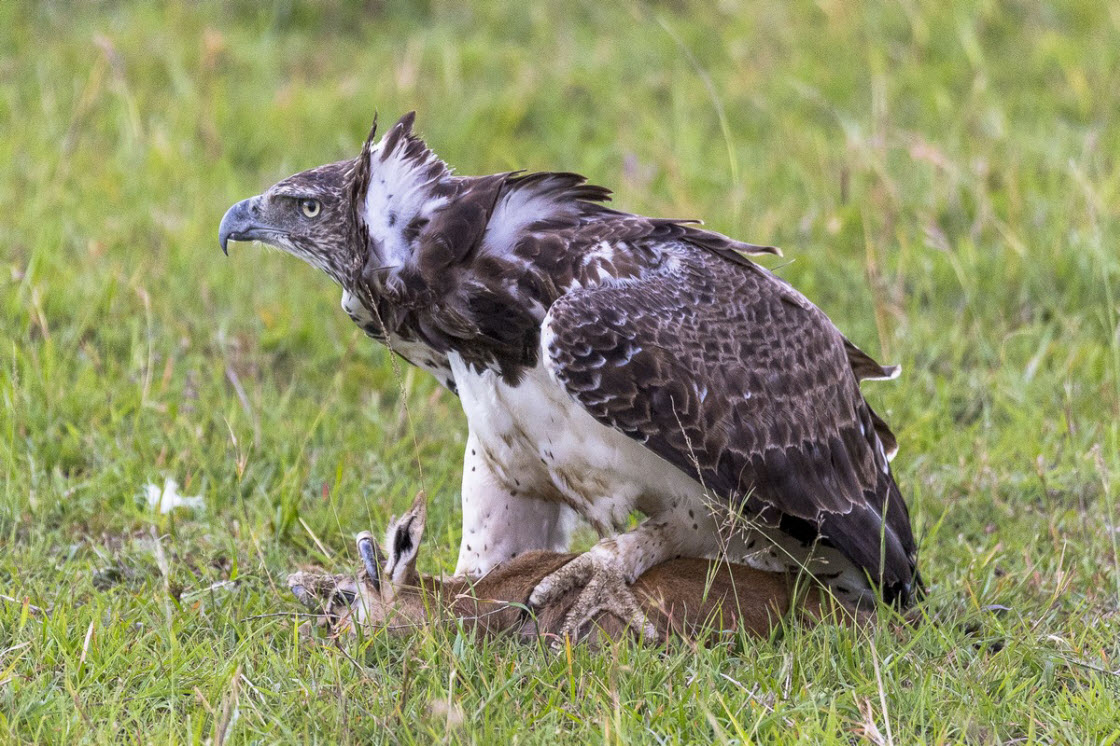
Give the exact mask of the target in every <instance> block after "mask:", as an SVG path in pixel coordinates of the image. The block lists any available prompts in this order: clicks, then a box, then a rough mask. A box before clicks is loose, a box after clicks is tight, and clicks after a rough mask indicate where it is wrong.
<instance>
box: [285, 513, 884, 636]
mask: <svg viewBox="0 0 1120 746" xmlns="http://www.w3.org/2000/svg"><path fill="white" fill-rule="evenodd" d="M426 512H427V511H426V505H425V502H424V498H423V496H422V495H420V496H418V497H417V499H416V501H415V502H414V503H413V505H412V508H411V509H410V510H409V511H408V512H407V513H405V514H404V515H403V516H401V517H400V518H399V519H394V520H393V521H392V522H391V523H390V525H389V529H388V531H387V532H386V536H385V546H386V548H387V549H388V557H384V556H383V555H382V552H381V550H380V549H379V548H378V546H377V544H376V543H375V542H374V540H373V538H372V537H371V535H370V533H369V532H368V531H366V532H363V533H362V534H360V535H359V536H358V539H357V543H358V555H359V556H360V557H361V560H362V567H361V569H359V570H358V572H357V573H354V574H349V575H331V574H324V573H315V572H297V573H293V574H292V575H289V576H288V587H289V588H290V589H291V591H292V592H293V593H294V594H295V595H296V597H297V598H298V599H299V600H300V601H301V602H302V603H303V604H304V605H305V606H308V607H310V608H311V609H313V610H314V611H315V612H316V613H317V614H318V615H319V620H320V622H321V623H323V624H326V625H328V626H329V627H330V629H331V631H332V632H333V633H336V634H338V633H344V632H345V631H347V630H353V629H354V627H356V626H362V627H363V628H365V629H368V630H377V629H384V630H387V631H389V632H390V633H394V634H404V633H407V632H409V631H413V630H415V629H416V628H417V627H420V626H423V625H425V624H430V623H434V622H437V621H446V622H454V621H459V622H460V623H462V624H463V625H464V626H466V627H468V628H471V629H473V630H476V631H478V632H480V633H482V634H485V635H497V634H503V635H506V634H508V635H516V636H517V637H518V638H520V639H522V640H530V639H533V640H535V639H537V638H538V637H540V636H544V637H546V638H551V639H552V640H553V641H557V635H558V632H559V630H560V628H561V626H562V625H563V622H564V619H565V618H566V616H567V614H568V612H569V611H570V610H571V609H572V606H573V604H575V603H576V602H577V599H578V597H579V592H578V589H575V590H573V591H572V592H570V593H568V594H566V595H564V596H561V597H560V598H558V599H556V600H555V601H554V602H552V603H550V604H548V605H546V606H545V607H543V608H540V609H534V610H532V613H530V609H529V606H528V599H529V596H530V594H531V593H532V592H533V589H534V588H536V586H537V584H538V583H539V582H540V581H541V579H542V578H544V577H545V576H547V575H548V574H549V573H551V572H554V571H555V570H556V569H558V568H560V567H562V566H563V565H564V563H566V562H568V561H569V560H571V559H572V558H573V557H575V556H576V555H575V554H561V553H557V552H529V553H526V554H523V555H520V556H518V557H515V558H513V559H511V560H508V561H506V562H504V563H502V564H501V565H499V566H497V567H496V568H494V569H493V570H492V571H491V572H490V573H488V574H487V575H485V576H483V577H482V578H479V579H477V580H470V579H467V578H459V577H453V578H442V577H433V576H429V575H420V574H419V573H418V572H417V571H416V557H417V554H418V550H419V546H420V540H421V537H422V535H423V533H424V520H425V517H426ZM795 586H796V580H795V579H794V578H792V577H791V576H789V575H787V574H785V573H772V572H763V571H761V570H755V569H753V568H749V567H745V566H743V565H733V564H729V563H727V562H716V561H709V560H699V559H677V560H670V561H668V562H665V563H662V564H660V565H657V566H655V567H653V568H651V569H650V570H648V571H647V572H646V573H645V574H644V575H642V576H641V577H640V578H638V580H637V581H636V582H635V583H634V585H633V590H634V593H635V596H636V598H637V599H638V601H639V603H640V604H641V607H642V608H641V611H642V612H644V613H645V615H646V618H648V619H649V620H650V621H651V622H652V624H653V625H654V627H656V631H657V634H658V637H659V641H665V640H667V639H669V638H670V637H671V636H678V637H682V638H685V639H689V640H695V639H698V638H702V637H704V635H709V636H710V639H718V637H719V635H718V633H728V632H734V631H736V630H739V629H743V630H745V631H747V632H748V633H750V634H752V635H755V636H758V637H767V636H769V635H770V634H771V633H772V632H773V631H774V630H775V629H776V628H777V627H778V626H779V625H781V624H782V621H783V620H784V619H785V618H786V617H787V616H789V615H790V611H791V607H796V608H795V609H794V612H795V613H794V614H793V616H794V617H795V618H796V620H797V621H798V622H799V623H803V624H812V623H815V622H817V621H819V620H821V619H822V618H825V617H826V616H827V615H829V614H830V613H835V618H837V619H844V620H852V619H855V618H857V614H858V615H859V616H866V612H855V611H852V610H850V609H848V608H847V607H842V606H840V605H839V602H838V601H836V600H835V599H833V598H831V597H829V596H827V591H825V590H824V589H823V588H820V587H806V588H801V589H797V588H795ZM587 611H588V612H589V615H588V616H589V618H590V619H592V620H593V621H592V622H591V623H589V624H587V625H585V626H583V627H581V628H580V629H579V633H578V638H579V639H578V640H573V642H578V641H587V642H590V643H592V644H594V643H596V642H600V641H602V640H603V639H611V640H617V639H620V638H621V637H623V636H625V635H628V634H630V632H629V631H628V630H630V629H632V627H630V626H628V624H627V622H628V620H625V619H622V618H620V617H618V616H617V615H616V614H614V613H612V612H608V611H604V610H601V609H589V610H587Z"/></svg>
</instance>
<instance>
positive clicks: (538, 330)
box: [221, 115, 918, 603]
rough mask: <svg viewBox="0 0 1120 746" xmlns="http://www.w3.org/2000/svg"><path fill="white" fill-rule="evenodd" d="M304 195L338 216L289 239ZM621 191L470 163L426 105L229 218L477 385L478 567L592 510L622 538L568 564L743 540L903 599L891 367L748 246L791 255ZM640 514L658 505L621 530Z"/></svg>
mask: <svg viewBox="0 0 1120 746" xmlns="http://www.w3.org/2000/svg"><path fill="white" fill-rule="evenodd" d="M309 175H313V176H309ZM324 175H328V176H329V178H326V179H325V177H324ZM324 181H329V182H330V184H329V188H326V187H325V186H324ZM301 188H304V189H305V190H306V193H307V194H308V195H312V196H310V197H307V198H311V199H329V200H332V201H331V202H330V204H326V203H324V204H323V208H322V212H323V214H329V215H330V216H331V222H330V223H329V224H324V223H322V222H320V221H318V220H316V219H309V220H308V221H304V222H306V223H307V225H306V226H304V227H300V226H296V230H295V232H296V234H297V235H295V237H290V236H280V235H278V233H277V231H276V225H277V224H278V220H279V222H283V220H286V219H287V218H286V217H284V216H288V215H290V213H291V210H290V206H286V205H285V202H286V200H290V199H292V198H293V195H295V198H297V199H298V198H299V196H300V194H301V193H300V189H301ZM608 198H609V192H608V191H607V190H605V189H602V188H601V187H596V186H591V185H588V184H586V182H585V180H584V179H583V177H580V176H578V175H575V174H569V173H537V174H520V173H507V174H496V175H492V176H482V177H456V176H453V175H452V174H451V172H450V170H449V169H448V168H447V167H446V166H445V165H444V164H443V162H442V161H441V160H440V159H439V158H438V157H436V156H435V155H434V154H433V153H432V152H431V151H430V150H429V149H428V148H427V146H426V145H424V143H423V142H422V141H421V140H420V139H419V138H417V137H416V136H415V135H413V134H412V115H408V116H406V117H405V118H403V119H402V120H401V121H400V122H398V123H397V124H396V125H395V126H394V127H393V128H392V129H391V130H390V131H389V133H388V134H387V135H386V136H385V138H384V139H383V140H381V141H380V142H379V143H376V144H375V142H374V139H373V134H372V133H371V136H370V138H369V139H368V140H367V142H366V144H365V146H364V148H363V150H362V153H361V154H360V155H359V156H358V158H356V159H355V160H353V161H346V162H342V163H340V164H334V165H332V166H327V167H320V169H316V170H313V171H311V172H306V173H305V174H303V175H299V174H297V175H296V176H294V177H291V178H289V179H286V180H285V181H283V182H280V184H278V185H277V186H276V187H273V189H272V190H269V192H266V193H265V194H263V195H261V196H259V197H255V198H252V199H251V200H246V201H245V202H243V203H239V204H238V205H235V206H234V207H233V208H231V210H230V212H229V213H227V216H226V218H225V219H224V220H223V224H222V229H221V235H222V240H223V246H224V243H225V240H226V239H228V238H235V239H237V238H241V239H247V238H260V239H261V240H266V241H268V242H271V243H274V244H276V245H278V246H280V247H281V248H285V249H286V250H288V251H291V252H292V253H294V254H296V255H299V256H302V257H303V258H304V259H306V260H308V261H309V262H311V263H313V264H315V265H316V266H320V267H321V268H323V269H324V270H325V271H326V272H327V273H328V274H329V275H331V276H332V277H333V278H334V279H335V280H336V281H337V282H339V283H340V284H341V285H342V286H343V289H344V296H343V304H344V307H345V308H346V310H347V312H348V313H350V315H351V317H352V318H354V320H355V321H356V322H358V323H359V324H360V325H362V327H363V328H364V329H365V330H366V331H367V333H369V334H370V335H371V336H373V337H375V338H376V339H379V340H381V341H384V342H387V343H388V344H389V345H390V347H391V348H392V349H393V350H394V351H395V352H397V353H398V354H401V355H402V356H404V357H406V358H407V359H408V360H410V361H411V362H414V363H416V364H417V365H420V366H421V367H423V368H425V369H427V370H430V371H431V372H433V373H434V374H435V375H436V376H437V377H438V378H439V379H440V380H441V381H442V382H443V383H444V384H445V385H446V386H448V388H450V389H451V390H453V391H455V392H457V393H458V394H459V395H460V398H461V399H462V402H463V407H464V411H465V413H466V415H467V421H468V425H469V428H470V434H469V437H468V448H467V453H466V456H465V463H464V485H463V507H464V537H463V546H462V547H461V550H460V560H459V567H458V570H459V571H461V572H464V573H468V574H480V573H483V572H486V571H487V570H488V569H489V568H491V567H493V566H494V565H495V564H497V563H498V562H501V561H502V560H503V559H505V558H508V557H509V556H513V555H515V554H517V553H520V552H523V551H527V550H531V549H550V550H557V551H560V550H563V549H566V548H567V547H566V544H567V541H568V538H569V536H570V533H571V529H572V527H573V525H574V522H575V519H576V518H577V517H578V518H583V519H585V520H586V521H588V522H589V523H590V524H591V525H592V526H594V527H595V528H596V529H597V530H598V531H599V532H600V534H601V535H602V536H603V540H602V541H601V542H600V544H599V545H597V546H596V547H595V549H593V550H592V551H591V552H590V553H588V555H587V560H586V561H585V562H583V563H582V564H581V563H579V562H576V563H573V565H579V567H578V568H577V569H573V570H572V571H571V572H570V573H569V575H570V576H571V578H577V576H578V578H577V579H578V580H579V581H580V582H588V583H589V587H590V586H591V585H594V582H595V581H594V578H595V577H599V576H603V577H606V576H607V575H610V576H611V577H615V576H618V577H621V578H623V579H624V580H632V579H633V578H634V577H636V576H637V575H638V574H640V573H641V572H642V571H644V570H645V569H646V568H648V567H649V566H651V565H652V564H656V563H657V562H659V561H662V560H664V559H666V558H668V557H672V556H676V555H679V554H691V555H694V556H700V555H714V554H721V553H724V554H729V555H731V556H734V558H735V559H737V560H740V561H746V562H748V563H752V564H758V565H760V566H766V567H767V568H768V569H769V567H770V566H772V565H774V564H778V565H782V564H783V563H784V564H789V565H794V566H795V565H799V564H803V563H808V566H809V567H810V569H812V570H813V571H815V572H817V573H818V574H819V575H821V576H822V577H825V578H830V577H831V578H839V580H837V585H838V586H840V589H841V591H842V592H848V593H851V594H853V595H854V596H855V597H857V598H858V597H860V596H865V595H866V592H867V590H868V589H869V588H870V586H869V585H868V583H867V578H868V577H869V578H870V579H871V581H872V583H873V584H875V585H878V586H879V587H880V589H881V592H882V594H883V596H884V597H886V598H887V599H888V600H896V601H899V602H901V603H906V602H908V601H909V599H910V598H911V596H912V594H913V592H914V590H915V589H916V588H917V586H918V583H917V582H916V545H915V542H914V538H913V534H912V532H911V528H910V520H909V515H908V512H907V508H906V504H905V502H904V501H903V499H902V497H901V495H900V493H899V491H898V488H897V486H896V484H895V481H894V479H893V476H892V475H891V471H890V465H889V462H888V457H889V456H891V455H893V452H894V450H895V448H896V445H895V440H894V437H893V435H891V433H890V430H889V429H888V428H887V426H886V424H885V423H884V422H883V420H882V419H880V418H879V417H878V416H877V415H876V414H875V413H874V412H873V411H872V410H871V408H870V407H869V406H868V405H867V403H866V401H865V400H864V399H863V397H862V395H861V393H860V390H859V381H860V380H861V379H864V378H885V377H892V376H893V374H894V373H895V372H896V371H895V370H894V369H890V368H884V367H882V366H880V365H878V364H877V363H876V362H875V361H874V360H872V359H871V358H870V357H869V356H867V355H866V354H864V353H863V352H861V351H860V350H859V349H858V348H856V347H855V346H854V345H853V344H851V343H850V342H849V341H848V340H846V339H845V338H844V337H843V335H842V334H841V333H840V332H839V331H838V330H837V329H836V327H835V326H834V325H833V324H832V322H831V321H830V320H829V319H828V318H827V317H826V316H825V315H824V313H823V312H821V311H820V310H819V309H818V308H816V306H814V305H813V304H812V303H810V302H809V301H808V300H806V299H805V298H804V297H803V296H802V295H801V294H800V293H798V292H797V291H796V290H794V289H793V288H792V287H790V285H789V284H788V283H786V282H785V281H783V280H781V279H779V278H777V277H776V276H774V275H773V274H771V273H770V272H768V271H767V270H765V269H763V268H761V267H760V266H758V265H756V264H754V263H753V262H751V261H750V260H749V259H747V258H746V257H745V256H744V254H746V253H757V252H767V251H771V252H772V251H773V249H769V248H767V247H759V246H754V245H750V244H744V243H740V242H737V241H734V240H732V239H729V238H726V237H724V236H721V235H719V234H716V233H713V232H709V231H705V230H702V229H701V228H699V227H697V226H696V225H693V224H690V223H689V222H684V221H675V220H661V219H652V218H646V217H641V216H636V215H630V214H627V213H623V212H619V211H616V210H613V209H611V208H608V207H606V206H605V205H604V202H605V201H606V200H607V199H608ZM262 215H266V216H270V217H268V218H267V219H266V218H262V217H260V216H262ZM275 215H279V216H281V218H282V219H283V220H280V219H278V218H273V217H271V216H275ZM247 216H256V217H247ZM285 225H286V224H285ZM300 231H305V232H307V233H314V234H315V236H316V238H315V241H316V242H317V243H316V246H315V247H314V248H313V249H307V248H306V242H305V240H304V238H302V234H300ZM633 510H639V511H641V512H643V513H645V514H646V515H647V516H649V518H648V519H647V521H645V522H644V523H643V524H641V525H640V526H639V527H638V528H636V529H634V530H631V531H628V532H624V533H617V532H619V531H621V530H622V529H623V528H624V526H625V524H626V521H627V519H628V516H629V514H630V512H631V511H633ZM736 515H737V516H741V517H743V518H744V519H745V520H744V521H743V522H742V523H743V525H744V527H742V528H740V529H736V530H734V531H733V532H732V534H733V535H732V536H731V537H730V538H729V537H728V536H724V535H721V531H722V529H721V527H722V526H724V525H725V523H726V519H727V518H728V517H729V516H736ZM759 557H761V559H759V560H758V561H757V562H755V561H754V559H755V558H759ZM612 573H613V574H612ZM571 578H568V580H571ZM565 582H568V581H565ZM542 585H547V582H546V583H545V584H542ZM852 586H858V587H852ZM599 587H600V588H602V587H603V585H602V584H600V586H599ZM545 590H547V589H545ZM542 592H543V591H542Z"/></svg>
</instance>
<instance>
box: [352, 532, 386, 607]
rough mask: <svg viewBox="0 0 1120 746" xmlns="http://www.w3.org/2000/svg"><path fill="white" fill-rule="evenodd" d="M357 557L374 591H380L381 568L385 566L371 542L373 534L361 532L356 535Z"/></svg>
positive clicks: (375, 545)
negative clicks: (359, 558) (360, 560)
mask: <svg viewBox="0 0 1120 746" xmlns="http://www.w3.org/2000/svg"><path fill="white" fill-rule="evenodd" d="M358 556H359V557H361V558H362V567H364V568H365V570H366V579H367V580H369V582H370V584H371V585H372V586H373V589H374V590H375V591H378V592H380V591H381V568H382V567H384V566H385V558H384V557H383V556H382V554H381V550H380V549H379V548H378V547H377V542H376V541H374V540H373V534H371V533H370V532H369V531H363V532H362V533H360V534H358Z"/></svg>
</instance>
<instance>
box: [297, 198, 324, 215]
mask: <svg viewBox="0 0 1120 746" xmlns="http://www.w3.org/2000/svg"><path fill="white" fill-rule="evenodd" d="M322 209H323V206H322V205H321V204H319V200H317V199H301V200H300V201H299V210H300V212H302V213H303V215H304V217H308V218H314V217H318V216H319V212H320V211H321V210H322Z"/></svg>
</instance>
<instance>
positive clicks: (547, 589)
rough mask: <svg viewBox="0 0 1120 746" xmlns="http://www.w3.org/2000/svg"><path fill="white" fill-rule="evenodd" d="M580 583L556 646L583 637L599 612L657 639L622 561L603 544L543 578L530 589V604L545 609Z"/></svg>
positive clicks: (657, 636) (652, 638) (637, 632)
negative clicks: (579, 589)
mask: <svg viewBox="0 0 1120 746" xmlns="http://www.w3.org/2000/svg"><path fill="white" fill-rule="evenodd" d="M580 586H582V590H581V591H580V593H579V596H578V597H577V598H576V600H575V603H573V604H572V605H571V607H570V608H569V609H568V612H567V614H566V616H565V618H564V624H563V626H561V628H560V632H559V637H558V639H557V642H556V645H558V646H559V645H562V644H563V642H564V639H565V638H568V639H570V640H572V641H573V642H575V641H579V640H581V639H583V635H581V632H582V631H584V630H585V629H589V628H590V625H592V624H594V623H595V621H596V620H597V619H599V618H600V616H601V615H602V614H613V615H614V616H616V617H618V618H619V619H620V620H622V621H623V622H624V623H625V624H626V625H627V627H629V629H631V630H632V631H633V632H634V633H635V634H636V635H638V636H639V637H640V638H641V639H643V640H645V641H653V642H656V641H658V640H660V635H659V634H658V631H657V628H656V627H655V626H654V625H653V624H652V623H651V622H650V621H649V619H648V618H647V617H646V614H645V612H644V611H643V610H642V606H641V604H640V603H638V599H637V598H636V597H635V596H634V593H633V591H631V590H630V582H629V581H628V579H627V577H626V573H625V572H624V570H623V568H622V567H621V563H620V562H619V560H618V558H617V557H615V556H614V555H613V553H612V552H611V551H610V550H609V549H608V548H607V547H606V546H604V544H603V543H600V544H597V545H596V546H595V547H593V548H592V549H591V550H590V551H587V552H584V553H583V554H581V555H579V556H578V557H576V558H575V559H573V560H572V561H571V562H569V563H568V564H566V565H564V566H563V567H561V568H560V569H559V570H557V571H555V572H553V573H552V574H551V575H548V576H547V577H545V579H544V580H542V581H541V582H540V583H539V584H538V585H537V587H536V589H534V590H533V593H532V595H531V596H530V597H529V605H530V606H532V607H533V608H537V609H540V608H544V607H545V606H548V605H549V604H552V603H555V602H557V601H558V600H559V599H560V598H562V597H563V596H564V595H566V594H567V593H568V592H569V591H571V590H573V589H575V588H578V587H580Z"/></svg>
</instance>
